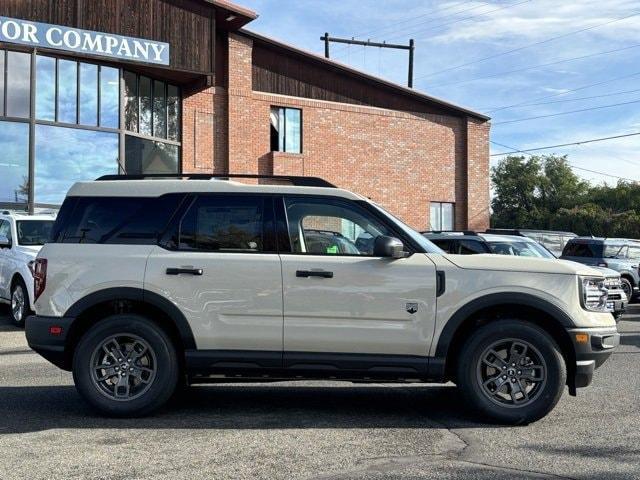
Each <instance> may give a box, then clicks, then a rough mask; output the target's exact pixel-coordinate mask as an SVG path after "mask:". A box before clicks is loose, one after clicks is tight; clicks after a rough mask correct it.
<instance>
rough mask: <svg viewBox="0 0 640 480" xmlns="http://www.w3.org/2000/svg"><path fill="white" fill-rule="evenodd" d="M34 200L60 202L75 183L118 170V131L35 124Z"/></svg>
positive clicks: (56, 203) (45, 202)
mask: <svg viewBox="0 0 640 480" xmlns="http://www.w3.org/2000/svg"><path fill="white" fill-rule="evenodd" d="M35 169H36V179H35V202H36V203H40V204H55V205H58V204H60V203H62V200H64V197H65V195H66V194H67V190H68V189H69V187H71V185H72V184H73V183H74V182H78V181H82V180H94V179H95V178H97V177H99V176H101V175H107V174H114V173H117V172H118V134H116V133H105V132H95V131H91V130H78V129H74V128H67V127H53V126H48V125H36V156H35Z"/></svg>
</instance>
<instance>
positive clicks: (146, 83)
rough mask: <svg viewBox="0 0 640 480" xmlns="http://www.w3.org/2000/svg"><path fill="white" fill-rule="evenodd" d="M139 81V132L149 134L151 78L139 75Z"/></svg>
mask: <svg viewBox="0 0 640 480" xmlns="http://www.w3.org/2000/svg"><path fill="white" fill-rule="evenodd" d="M139 81H140V85H139V89H140V91H139V94H140V99H139V102H140V116H139V119H140V133H141V134H143V135H149V136H151V135H152V131H151V79H150V78H148V77H140V80H139Z"/></svg>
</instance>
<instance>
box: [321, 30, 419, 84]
mask: <svg viewBox="0 0 640 480" xmlns="http://www.w3.org/2000/svg"><path fill="white" fill-rule="evenodd" d="M320 40H322V41H323V42H324V56H325V58H329V42H334V43H346V44H348V45H362V46H364V47H379V48H395V49H398V50H409V74H408V79H407V85H408V86H409V88H413V52H414V50H415V49H416V47H415V42H414V41H413V38H412V39H411V40H409V45H399V44H396V43H387V42H382V43H380V42H372V41H371V40H366V41H365V40H356V39H354V38H338V37H330V36H329V33H328V32H325V34H324V36H322V37H320Z"/></svg>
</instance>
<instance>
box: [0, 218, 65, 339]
mask: <svg viewBox="0 0 640 480" xmlns="http://www.w3.org/2000/svg"><path fill="white" fill-rule="evenodd" d="M53 221H54V217H53V216H51V215H25V214H19V213H13V212H10V211H8V210H4V211H3V212H2V213H0V300H2V301H5V302H8V303H9V304H10V305H11V308H10V309H9V315H10V317H11V320H12V321H13V323H14V324H15V325H16V326H18V327H22V326H24V321H25V319H26V318H27V315H28V314H30V313H31V312H32V310H33V299H34V296H33V275H32V270H31V269H32V265H33V261H34V260H35V258H36V255H37V254H38V252H39V251H40V248H41V247H42V245H44V243H45V242H46V241H47V239H48V238H49V233H50V231H51V227H52V226H53Z"/></svg>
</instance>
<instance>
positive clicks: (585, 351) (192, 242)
mask: <svg viewBox="0 0 640 480" xmlns="http://www.w3.org/2000/svg"><path fill="white" fill-rule="evenodd" d="M133 178H136V179H132V178H130V177H127V176H120V177H119V176H107V177H104V178H102V179H100V180H99V181H95V182H82V183H76V184H75V185H74V186H73V187H72V188H71V190H70V191H69V192H68V194H67V197H66V199H65V201H64V203H63V205H62V207H61V210H60V213H59V215H58V219H57V221H56V223H55V225H54V228H53V231H52V234H51V240H50V242H48V243H47V244H46V245H45V246H44V247H43V248H42V250H41V251H40V253H39V254H38V258H37V259H36V263H35V268H34V285H35V296H36V302H35V309H36V315H35V316H30V317H29V318H28V319H27V324H26V334H27V340H28V342H29V345H30V346H31V348H33V349H34V350H35V351H37V352H39V353H40V354H41V355H42V356H44V357H45V358H47V359H48V360H50V361H51V362H53V363H54V364H56V365H58V366H59V367H61V368H63V369H66V370H71V371H73V378H74V381H75V384H76V387H77V389H78V391H79V392H80V394H81V396H82V397H83V398H84V399H85V400H86V401H88V403H90V404H91V405H92V406H93V407H95V408H96V409H97V410H99V411H100V412H103V413H105V414H108V415H113V416H134V415H144V414H147V413H149V412H151V411H153V410H155V409H157V408H158V407H160V406H161V405H163V404H164V403H165V402H166V401H167V400H168V399H169V398H170V397H171V395H172V394H173V392H174V391H175V390H176V387H177V385H178V383H179V382H180V381H183V382H186V383H207V382H225V381H226V382H228V381H234V382H238V381H243V380H244V381H274V380H285V379H291V380H294V379H331V380H336V379H340V380H346V381H357V382H403V383H406V382H444V381H449V380H451V381H454V382H455V383H456V384H457V385H458V387H459V389H460V392H461V395H462V396H463V398H464V401H463V403H465V404H468V405H471V406H474V407H475V408H476V409H477V410H478V411H479V412H480V413H481V414H482V418H484V419H487V418H489V419H493V420H496V421H501V422H505V423H516V424H520V423H526V422H532V421H534V420H537V419H539V418H541V417H543V416H544V415H546V414H547V413H548V412H549V411H550V410H551V409H552V408H553V407H554V406H555V404H556V403H557V402H558V400H559V399H560V396H561V395H562V393H563V391H564V387H565V385H568V386H569V392H570V393H571V394H572V395H575V393H576V389H577V388H580V387H584V386H587V385H588V384H589V383H590V382H591V380H592V377H593V372H594V370H595V369H596V368H598V367H599V366H600V365H602V363H603V362H604V361H605V360H606V359H607V358H608V357H609V356H610V355H611V353H612V351H613V349H614V347H615V346H616V345H617V344H618V343H619V334H618V332H617V329H616V323H615V321H614V319H613V316H612V315H611V313H610V309H609V308H608V307H607V305H606V289H605V287H604V282H605V278H604V276H603V275H602V274H601V273H600V272H599V271H597V270H594V269H591V268H589V267H586V266H584V265H579V264H576V263H572V262H549V261H547V260H543V259H537V258H523V257H503V258H498V257H497V256H495V255H467V256H464V255H446V254H443V252H442V250H440V249H439V248H438V247H436V246H435V245H434V244H433V243H431V242H429V241H428V240H427V239H425V238H424V237H423V236H422V235H420V234H419V233H418V232H416V231H414V230H412V229H411V228H409V227H408V226H406V225H405V224H404V223H402V222H401V221H400V220H398V219H396V218H395V217H394V216H392V215H391V214H389V213H387V212H386V211H385V210H384V209H383V208H381V207H380V206H378V205H376V204H375V203H373V202H371V201H370V200H368V199H366V198H365V197H363V196H360V195H357V194H354V193H351V192H349V191H346V190H342V189H338V188H335V187H333V186H332V185H330V184H328V183H326V182H324V181H322V180H321V179H314V178H298V177H261V183H260V184H259V185H256V184H255V182H254V184H252V185H247V184H243V183H241V182H240V181H238V180H233V179H229V178H227V179H226V180H223V179H215V178H214V179H212V180H203V178H205V177H203V176H196V177H195V178H196V179H188V178H189V177H185V178H182V177H181V178H180V179H164V180H162V179H157V178H154V179H153V180H145V179H139V177H133ZM252 178H255V177H252ZM270 181H271V182H273V183H274V185H270V184H269V183H270ZM286 183H288V184H286ZM336 229H337V231H339V233H340V234H341V235H342V236H344V237H345V238H346V239H348V240H349V241H350V242H351V243H353V244H354V245H356V244H357V240H358V238H360V237H362V236H363V232H367V235H368V236H370V237H372V238H374V242H373V251H372V252H371V253H368V252H367V251H362V250H360V254H359V255H358V254H355V252H354V253H349V254H345V253H340V252H339V253H334V252H333V251H332V252H330V253H327V252H326V251H324V252H322V251H321V250H318V251H313V252H312V251H309V244H308V243H307V238H306V237H307V234H308V233H311V236H312V237H313V236H314V235H317V233H315V232H316V231H321V232H325V231H333V232H335V231H336ZM307 230H309V232H308V231H307ZM361 243H362V242H361ZM181 379H182V380H181Z"/></svg>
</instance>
